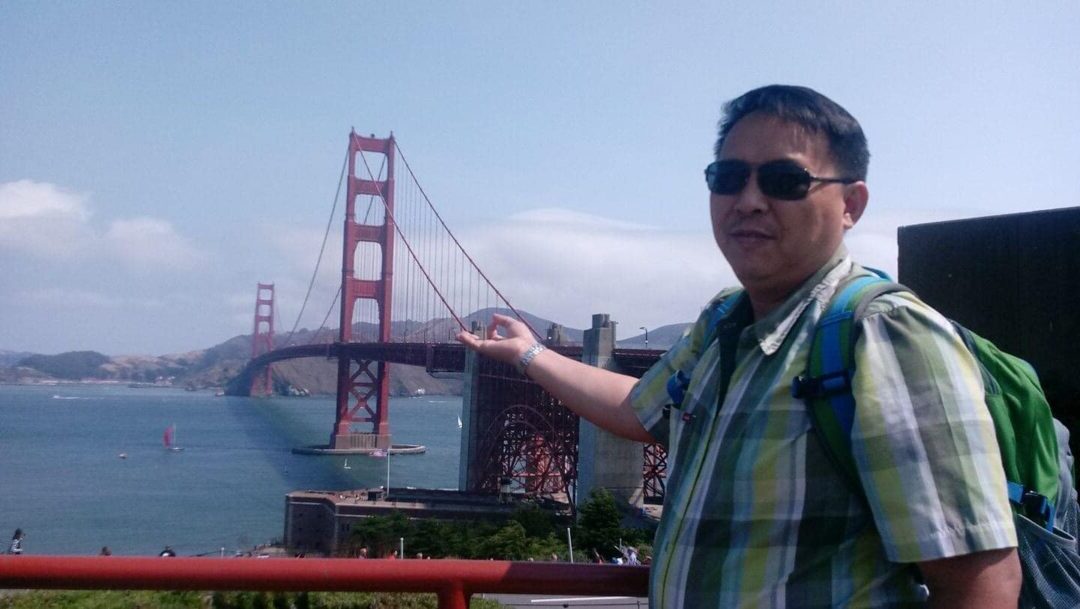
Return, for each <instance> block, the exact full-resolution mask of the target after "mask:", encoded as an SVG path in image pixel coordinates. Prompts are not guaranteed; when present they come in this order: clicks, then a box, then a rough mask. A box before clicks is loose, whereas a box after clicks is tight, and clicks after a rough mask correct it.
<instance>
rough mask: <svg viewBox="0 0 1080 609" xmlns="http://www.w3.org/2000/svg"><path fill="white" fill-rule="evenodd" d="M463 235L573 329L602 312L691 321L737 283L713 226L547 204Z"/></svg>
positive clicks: (528, 298) (508, 281)
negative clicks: (687, 228) (665, 224)
mask: <svg viewBox="0 0 1080 609" xmlns="http://www.w3.org/2000/svg"><path fill="white" fill-rule="evenodd" d="M462 241H463V243H464V244H465V246H466V247H467V248H470V251H471V252H472V253H473V257H474V258H475V259H476V261H477V263H478V264H479V265H480V267H481V268H482V269H484V272H485V273H486V274H487V275H488V277H490V278H491V280H492V282H493V283H494V284H495V285H496V286H497V287H498V288H499V289H500V290H501V291H502V292H503V293H504V294H505V295H506V297H507V298H508V299H509V300H510V301H511V302H512V303H513V304H514V305H515V306H517V307H521V308H524V309H526V310H528V311H529V312H532V313H534V314H537V315H540V316H542V317H547V318H550V319H552V320H554V321H558V322H560V323H563V324H566V325H569V326H572V327H579V328H580V327H583V326H587V325H588V323H589V316H590V315H591V314H593V313H610V314H611V315H612V319H614V320H616V321H618V322H620V323H621V324H622V325H623V326H624V327H632V328H637V327H638V326H646V327H655V326H657V325H662V324H669V323H676V322H680V321H690V320H692V319H694V318H695V317H696V316H697V314H698V312H699V311H700V310H701V307H702V305H704V304H705V303H706V302H707V301H708V300H709V298H711V297H712V296H713V295H714V294H715V293H716V292H717V291H719V290H720V289H721V288H722V287H724V286H726V285H731V284H732V283H734V281H735V279H734V275H733V274H732V272H731V269H730V267H729V266H728V265H727V263H726V262H725V261H724V259H723V258H722V257H721V256H720V254H719V252H718V251H717V249H716V245H715V243H714V242H713V239H712V235H711V233H709V232H708V231H707V230H702V231H700V232H699V231H695V232H680V231H670V230H659V229H655V228H651V227H648V226H643V225H636V224H631V223H626V222H622V221H618V220H612V219H608V218H603V217H599V216H592V215H587V214H581V213H578V212H573V211H568V210H562V209H542V210H534V211H530V212H526V213H523V214H519V215H516V216H512V217H510V218H508V219H506V220H504V221H501V222H498V223H495V224H493V225H489V226H485V227H482V228H481V229H480V230H478V231H470V232H469V233H466V234H463V236H462ZM621 334H623V335H626V336H629V335H631V334H629V333H627V332H623V333H621ZM632 334H637V331H636V330H634V331H633V332H632Z"/></svg>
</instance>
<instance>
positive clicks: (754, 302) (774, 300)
mask: <svg viewBox="0 0 1080 609" xmlns="http://www.w3.org/2000/svg"><path fill="white" fill-rule="evenodd" d="M811 276H812V274H811V275H807V276H806V277H803V278H802V280H801V281H799V282H798V283H796V284H795V285H792V286H787V287H785V288H775V287H774V288H761V287H758V288H754V287H752V286H749V285H747V286H744V287H745V288H746V295H747V296H749V297H750V308H752V309H753V310H754V321H755V322H756V321H759V320H761V319H764V318H765V316H766V315H768V314H769V313H772V312H773V311H774V310H776V309H777V308H778V307H779V306H780V305H782V304H784V303H785V302H786V301H787V299H788V298H790V297H791V295H792V294H794V293H795V292H796V291H797V290H798V289H799V286H801V285H802V284H803V283H805V282H806V280H807V279H809V278H810V277H811Z"/></svg>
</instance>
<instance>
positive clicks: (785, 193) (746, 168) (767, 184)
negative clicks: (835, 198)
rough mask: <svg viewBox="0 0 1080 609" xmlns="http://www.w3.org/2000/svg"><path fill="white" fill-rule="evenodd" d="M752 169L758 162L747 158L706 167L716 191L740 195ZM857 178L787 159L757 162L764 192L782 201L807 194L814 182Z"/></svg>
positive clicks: (709, 183) (760, 188) (721, 193)
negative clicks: (818, 172) (815, 171)
mask: <svg viewBox="0 0 1080 609" xmlns="http://www.w3.org/2000/svg"><path fill="white" fill-rule="evenodd" d="M751 173H754V166H753V165H751V164H750V163H747V162H746V161H737V160H734V159H728V160H724V161H715V162H713V163H709V166H708V167H706V168H705V182H706V183H707V184H708V185H709V190H710V191H711V192H712V193H713V194H717V195H737V194H739V193H740V192H742V189H743V188H746V185H747V184H748V183H749V182H750V174H751ZM857 181H858V180H856V179H855V178H819V177H817V176H814V175H811V174H810V172H809V171H808V170H807V169H806V168H805V167H802V166H800V165H799V164H797V163H794V162H792V161H787V160H783V159H780V160H776V161H768V162H766V163H762V164H760V165H758V166H757V185H758V189H759V190H760V191H761V194H763V195H765V196H766V197H769V198H770V199H780V200H782V201H798V200H799V199H804V198H806V195H807V193H809V192H810V187H811V186H812V185H813V184H814V182H823V183H825V184H851V183H852V182H857Z"/></svg>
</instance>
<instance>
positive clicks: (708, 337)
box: [667, 290, 745, 408]
mask: <svg viewBox="0 0 1080 609" xmlns="http://www.w3.org/2000/svg"><path fill="white" fill-rule="evenodd" d="M744 293H745V292H744V291H743V290H735V291H733V292H732V293H731V294H729V295H728V296H727V297H726V298H724V299H723V300H719V301H716V302H714V303H712V305H710V307H709V323H708V325H707V326H706V329H705V340H704V342H702V343H701V350H702V352H704V351H705V349H706V348H707V347H708V346H709V345H710V344H712V342H713V341H714V340H716V335H717V332H718V330H719V328H720V322H721V321H723V319H724V318H725V317H727V316H728V314H730V313H731V311H732V309H734V308H735V306H736V305H737V304H739V301H740V300H742V297H743V294H744ZM689 386H690V375H689V374H688V373H686V372H683V371H682V370H679V371H677V372H676V373H675V374H673V375H671V378H669V379H668V382H667V392H668V397H670V398H671V404H672V406H674V407H676V408H679V407H680V406H682V402H683V398H685V397H686V388H687V387H689Z"/></svg>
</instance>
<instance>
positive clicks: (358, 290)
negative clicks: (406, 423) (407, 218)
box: [330, 131, 394, 451]
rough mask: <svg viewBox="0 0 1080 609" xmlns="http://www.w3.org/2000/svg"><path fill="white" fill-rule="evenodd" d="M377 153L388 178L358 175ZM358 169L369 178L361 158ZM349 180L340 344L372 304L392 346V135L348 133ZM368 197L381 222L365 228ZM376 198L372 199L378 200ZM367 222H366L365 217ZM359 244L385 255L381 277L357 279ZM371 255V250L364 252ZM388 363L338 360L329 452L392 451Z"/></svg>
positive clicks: (380, 332) (382, 335)
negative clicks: (377, 204)
mask: <svg viewBox="0 0 1080 609" xmlns="http://www.w3.org/2000/svg"><path fill="white" fill-rule="evenodd" d="M363 152H374V153H377V154H382V155H385V157H386V179H385V180H378V179H364V178H358V177H356V172H357V165H356V163H357V156H358V153H363ZM359 160H360V167H359V169H360V170H361V171H363V172H364V175H368V176H369V177H375V178H377V177H378V176H371V172H370V169H369V167H368V165H367V162H366V161H365V160H364V158H363V156H362V155H361V156H360V159H359ZM348 167H349V181H348V188H347V190H346V199H345V239H344V255H343V258H342V263H341V326H340V328H341V330H340V336H339V340H340V341H341V342H342V343H348V342H352V341H353V315H354V310H355V308H356V303H357V302H358V301H360V300H365V299H366V300H371V301H374V303H375V308H376V311H377V318H378V324H377V325H378V329H377V340H378V342H381V343H388V342H390V305H391V293H392V288H393V277H394V226H393V219H392V218H393V214H394V136H393V134H391V135H390V137H389V138H386V139H379V138H376V137H374V136H371V137H363V136H360V135H357V134H356V132H355V131H353V132H352V133H350V134H349V160H348ZM364 195H369V196H372V197H375V198H376V199H378V200H381V203H382V204H383V206H384V207H383V209H382V210H380V211H382V212H383V213H381V214H376V215H377V216H378V215H381V216H382V219H383V221H382V223H381V224H361V223H359V222H357V221H356V210H355V206H356V198H357V197H358V196H364ZM376 199H373V201H375V200H376ZM365 220H366V218H365ZM361 242H367V243H374V244H376V245H377V246H378V248H379V253H380V254H381V257H382V261H381V269H380V270H379V272H378V276H377V277H373V278H358V277H356V273H355V262H356V248H357V246H358V245H359V244H360V243H361ZM366 249H368V250H369V251H372V248H366ZM387 369H388V364H386V363H385V362H381V361H373V360H366V359H361V358H357V357H349V356H344V355H343V356H341V357H340V358H339V359H338V383H337V412H336V416H335V421H334V431H333V432H332V433H331V436H330V448H331V449H335V450H361V451H367V450H375V449H389V448H390V446H391V445H390V421H389V417H388V414H389V412H388V406H389V396H390V382H389V376H388V374H387ZM360 423H371V424H372V429H371V431H363V430H358V429H356V426H357V425H358V424H360Z"/></svg>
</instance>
